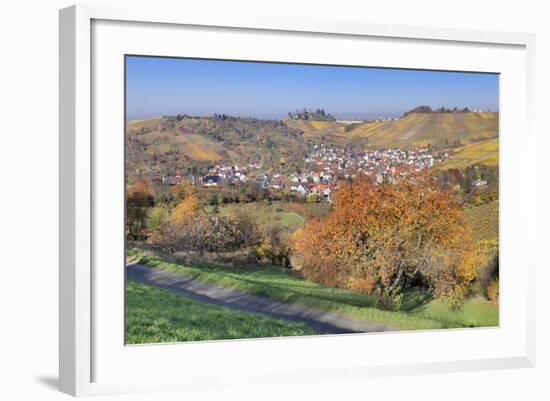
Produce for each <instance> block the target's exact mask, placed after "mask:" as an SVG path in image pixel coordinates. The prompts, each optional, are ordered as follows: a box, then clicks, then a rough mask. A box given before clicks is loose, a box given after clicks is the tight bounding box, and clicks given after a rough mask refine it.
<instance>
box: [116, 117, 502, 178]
mask: <svg viewBox="0 0 550 401" xmlns="http://www.w3.org/2000/svg"><path fill="white" fill-rule="evenodd" d="M126 133H127V140H126V143H127V147H126V156H127V158H126V163H127V172H128V174H129V175H133V176H139V175H141V174H144V173H146V174H148V175H153V176H157V177H159V176H162V175H173V174H189V173H190V171H191V170H193V169H197V168H199V170H200V171H204V170H205V168H207V166H208V165H212V164H213V163H218V162H222V161H225V162H226V163H230V164H240V165H242V164H247V163H257V162H259V163H261V164H262V165H263V166H264V167H265V168H266V171H269V170H273V171H274V170H277V171H282V172H285V171H286V172H291V171H299V170H300V169H301V168H302V167H304V165H303V160H304V157H305V156H306V155H307V154H308V153H309V152H310V151H311V149H312V147H313V145H314V144H316V143H327V144H331V143H332V144H338V145H345V146H355V147H359V148H364V147H365V146H366V147H370V148H387V147H401V148H410V147H415V146H425V145H427V144H431V145H433V146H441V147H445V146H446V145H448V147H449V148H450V147H454V149H455V152H456V155H455V157H454V158H453V159H452V160H449V161H447V162H446V164H445V165H444V166H445V168H451V167H459V168H462V167H465V166H467V165H469V164H472V163H476V162H477V163H485V164H492V165H495V164H497V163H498V113H489V112H487V113H467V112H460V113H440V112H429V113H417V112H413V113H409V114H407V115H406V116H404V117H402V118H400V119H397V120H392V121H373V122H364V123H351V124H350V123H344V122H337V121H316V120H301V119H293V118H289V119H287V120H285V121H279V120H261V119H257V118H241V117H230V116H226V115H215V116H213V117H192V116H186V115H178V116H175V117H168V116H166V117H158V118H150V119H143V120H133V121H129V122H128V123H127V129H126ZM457 145H458V147H457Z"/></svg>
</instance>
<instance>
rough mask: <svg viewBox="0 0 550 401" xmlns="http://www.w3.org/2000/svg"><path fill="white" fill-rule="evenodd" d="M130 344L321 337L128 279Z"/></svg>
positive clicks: (294, 324) (298, 327) (292, 324)
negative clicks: (303, 336) (304, 336)
mask: <svg viewBox="0 0 550 401" xmlns="http://www.w3.org/2000/svg"><path fill="white" fill-rule="evenodd" d="M126 325H127V341H128V344H145V343H164V342H179V341H198V340H222V339H236V338H260V337H280V336H302V335H313V334H318V333H317V332H316V331H314V330H313V329H311V328H310V327H309V326H307V325H305V324H302V323H297V322H290V321H286V320H279V319H273V318H268V317H265V316H263V315H260V314H256V313H245V312H237V311H234V310H231V309H228V308H224V307H220V306H216V305H208V304H204V303H202V302H197V301H193V300H191V299H189V298H186V297H182V296H180V295H177V294H174V293H171V292H170V291H166V290H161V289H158V288H154V287H150V286H148V285H144V284H141V283H137V282H135V281H131V280H128V282H127V284H126Z"/></svg>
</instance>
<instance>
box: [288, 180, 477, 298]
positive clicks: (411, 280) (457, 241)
mask: <svg viewBox="0 0 550 401" xmlns="http://www.w3.org/2000/svg"><path fill="white" fill-rule="evenodd" d="M293 249H294V251H295V252H296V253H297V254H298V255H299V256H300V257H301V259H302V271H303V274H304V275H305V277H307V278H308V279H311V280H313V281H316V282H319V283H322V284H324V285H329V286H334V287H342V288H351V289H355V290H358V291H362V292H366V293H369V294H371V293H374V294H376V295H377V296H378V297H379V300H380V301H382V302H385V303H388V304H389V307H392V308H397V307H399V304H400V300H401V296H402V291H403V289H404V288H406V287H409V286H412V285H418V284H421V285H424V286H426V287H428V288H429V289H430V290H431V291H432V292H433V294H434V295H435V296H436V297H440V298H446V299H448V300H450V301H451V302H453V303H455V304H456V303H459V302H460V300H461V299H462V298H463V297H464V296H465V294H466V289H467V286H468V284H469V283H470V282H471V281H472V280H473V279H474V278H475V272H476V263H477V258H478V252H477V251H476V249H475V248H474V245H473V243H472V240H471V239H470V235H469V230H468V228H467V226H466V221H465V219H464V217H463V214H462V211H461V208H460V205H459V204H458V203H457V202H456V201H455V200H454V199H453V196H452V195H451V193H450V192H448V191H446V190H444V189H442V188H441V187H439V185H438V184H437V182H436V180H435V179H434V178H433V177H432V176H429V175H421V176H417V177H414V178H410V177H409V178H406V179H401V180H398V181H397V182H395V183H391V184H384V185H375V184H372V183H371V182H370V181H369V180H368V179H366V178H360V179H358V180H355V181H354V182H352V183H346V184H343V186H342V188H340V189H339V190H338V191H337V192H336V194H335V198H334V203H333V207H332V210H331V212H330V213H329V214H328V215H327V216H326V217H325V218H323V219H314V220H311V221H309V222H308V223H307V224H306V225H305V226H304V227H303V228H302V229H301V230H299V231H298V232H296V233H295V235H294V238H293Z"/></svg>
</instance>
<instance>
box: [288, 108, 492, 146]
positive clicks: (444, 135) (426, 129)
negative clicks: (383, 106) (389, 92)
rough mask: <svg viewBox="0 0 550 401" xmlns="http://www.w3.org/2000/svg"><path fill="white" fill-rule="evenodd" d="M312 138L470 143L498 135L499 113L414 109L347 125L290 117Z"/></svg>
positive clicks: (377, 143)
mask: <svg viewBox="0 0 550 401" xmlns="http://www.w3.org/2000/svg"><path fill="white" fill-rule="evenodd" d="M285 123H286V124H287V126H289V127H291V128H294V129H299V130H301V131H303V132H304V136H305V137H307V138H311V139H323V140H325V141H329V142H336V143H342V144H343V143H350V142H351V143H353V142H356V141H358V140H365V141H366V143H367V144H368V145H369V146H371V147H411V146H419V145H426V144H428V143H430V144H432V145H446V144H452V143H453V142H455V141H460V142H461V143H464V144H468V143H474V142H479V141H482V140H486V139H492V138H497V137H498V113H489V112H486V113H411V114H408V115H407V116H405V117H402V118H400V119H398V120H394V121H377V122H366V123H363V124H356V125H353V126H348V127H346V125H345V124H343V123H337V122H328V121H303V120H290V119H289V120H286V121H285Z"/></svg>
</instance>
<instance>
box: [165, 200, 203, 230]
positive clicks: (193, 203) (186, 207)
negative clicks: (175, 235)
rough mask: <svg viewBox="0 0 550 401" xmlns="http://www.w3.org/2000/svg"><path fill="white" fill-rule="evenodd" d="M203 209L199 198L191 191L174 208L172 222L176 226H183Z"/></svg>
mask: <svg viewBox="0 0 550 401" xmlns="http://www.w3.org/2000/svg"><path fill="white" fill-rule="evenodd" d="M201 211H202V205H201V202H200V200H199V198H198V197H197V196H196V195H195V194H193V193H190V194H188V195H187V197H185V198H184V199H183V200H182V201H181V202H180V203H178V205H177V206H176V207H174V209H172V222H173V223H174V224H175V225H176V226H181V225H183V224H184V223H185V222H187V221H188V220H190V219H192V218H194V217H195V216H197V214H199V213H200V212H201Z"/></svg>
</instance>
